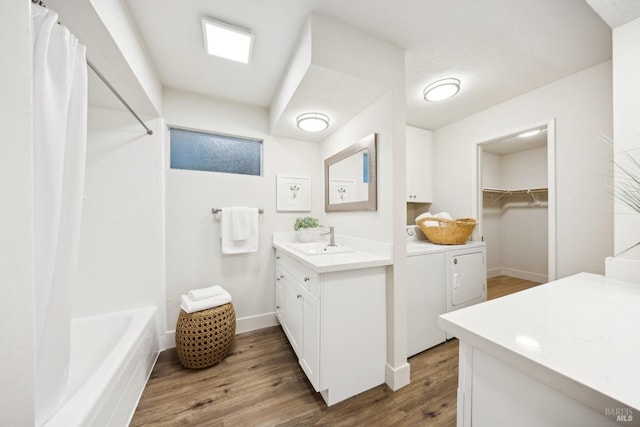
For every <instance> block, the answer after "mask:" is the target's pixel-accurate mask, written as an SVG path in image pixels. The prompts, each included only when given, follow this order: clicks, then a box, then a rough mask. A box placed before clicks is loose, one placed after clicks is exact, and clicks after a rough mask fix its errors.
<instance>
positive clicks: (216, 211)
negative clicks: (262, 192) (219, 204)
mask: <svg viewBox="0 0 640 427" xmlns="http://www.w3.org/2000/svg"><path fill="white" fill-rule="evenodd" d="M220 212H222V209H220V208H211V213H212V214H217V213H220ZM258 213H264V209H262V208H260V209H258Z"/></svg>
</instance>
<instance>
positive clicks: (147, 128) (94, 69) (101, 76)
mask: <svg viewBox="0 0 640 427" xmlns="http://www.w3.org/2000/svg"><path fill="white" fill-rule="evenodd" d="M87 65H88V66H89V68H91V69H92V70H93V72H94V73H96V76H98V77H100V80H102V82H103V83H104V84H105V85H106V86H107V87H108V88H109V90H110V91H111V92H112V93H113V94H114V95H115V96H116V98H118V100H120V102H121V103H122V105H124V106H125V107H127V110H129V112H130V113H131V114H132V115H133V117H135V118H136V120H137V121H138V122H139V123H140V124H141V125H142V127H143V128H144V129H145V130H146V131H147V135H153V131H152V130H151V129H149V127H147V125H146V124H145V123H144V122H143V121H142V119H141V118H140V116H138V115H137V114H136V112H135V111H133V108H131V107H130V106H129V104H127V101H125V100H124V98H123V97H122V96H120V94H119V93H118V91H117V90H116V88H114V87H113V86H112V85H111V83H109V81H108V80H107V79H106V77H105V76H103V75H102V73H101V72H100V71H98V70H97V69H96V67H95V66H94V65H93V64H92V63H91V62H90V61H89V60H88V59H87Z"/></svg>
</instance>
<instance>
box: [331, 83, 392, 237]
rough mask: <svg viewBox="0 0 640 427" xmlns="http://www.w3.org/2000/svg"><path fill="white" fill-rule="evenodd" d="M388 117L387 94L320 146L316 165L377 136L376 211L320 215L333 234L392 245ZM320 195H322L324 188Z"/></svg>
mask: <svg viewBox="0 0 640 427" xmlns="http://www.w3.org/2000/svg"><path fill="white" fill-rule="evenodd" d="M392 115H393V110H392V104H391V95H390V94H389V95H387V96H384V97H383V98H381V99H380V100H378V101H377V102H376V103H374V104H373V105H371V106H370V107H369V108H367V109H366V110H364V111H363V112H362V113H360V114H359V115H358V116H356V117H355V118H354V119H353V120H351V121H350V122H349V123H348V124H347V125H345V126H343V127H342V128H340V129H339V130H337V131H336V132H335V133H334V134H333V135H331V136H330V137H329V138H327V139H326V140H325V141H324V142H323V143H322V148H321V158H320V159H319V162H320V163H323V162H324V159H326V158H328V157H330V156H332V155H334V154H336V153H337V152H339V151H341V150H342V149H344V148H346V147H348V146H350V145H351V144H354V143H356V142H359V141H360V140H361V139H363V138H365V137H366V136H368V135H370V134H372V133H374V132H375V133H377V134H378V136H377V150H376V151H377V163H378V164H377V177H378V195H377V198H378V210H376V211H354V212H349V211H347V212H328V213H323V214H322V221H321V222H322V223H323V224H326V225H332V226H334V227H335V230H336V231H335V232H336V234H346V235H349V236H352V237H359V238H362V239H367V240H376V241H380V242H385V243H392V242H393V227H392V224H393V200H392V191H393V188H392V187H393V179H392V177H393V172H392V171H393V166H392V159H393V157H392V147H393V138H392V122H391V116H392ZM323 164H324V163H323ZM323 179H324V178H323ZM322 193H324V188H323V189H322ZM322 200H324V199H321V201H322ZM323 210H324V209H323Z"/></svg>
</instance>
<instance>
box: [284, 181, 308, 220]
mask: <svg viewBox="0 0 640 427" xmlns="http://www.w3.org/2000/svg"><path fill="white" fill-rule="evenodd" d="M276 210H277V211H279V212H285V211H290V212H307V211H311V178H310V177H308V176H292V175H276Z"/></svg>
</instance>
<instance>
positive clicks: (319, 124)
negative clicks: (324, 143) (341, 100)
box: [296, 113, 329, 132]
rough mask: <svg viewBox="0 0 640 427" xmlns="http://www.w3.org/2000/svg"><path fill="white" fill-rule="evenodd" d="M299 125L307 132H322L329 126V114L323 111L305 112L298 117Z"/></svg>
mask: <svg viewBox="0 0 640 427" xmlns="http://www.w3.org/2000/svg"><path fill="white" fill-rule="evenodd" d="M296 123H297V124H298V127H299V128H300V129H302V130H304V131H307V132H320V131H323V130H325V129H326V128H328V127H329V116H327V115H326V114H322V113H304V114H300V115H299V116H298V118H297V119H296Z"/></svg>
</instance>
